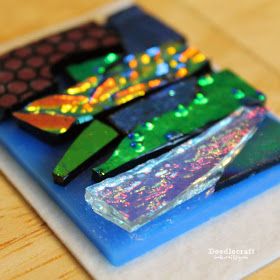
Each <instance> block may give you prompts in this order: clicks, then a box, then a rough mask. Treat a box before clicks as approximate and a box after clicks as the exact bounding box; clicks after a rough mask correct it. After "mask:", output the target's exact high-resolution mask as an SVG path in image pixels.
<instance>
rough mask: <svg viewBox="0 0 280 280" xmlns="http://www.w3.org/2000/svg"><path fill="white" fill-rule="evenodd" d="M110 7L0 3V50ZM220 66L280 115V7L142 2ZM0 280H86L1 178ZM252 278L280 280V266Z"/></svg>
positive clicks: (245, 2) (264, 2) (273, 1)
mask: <svg viewBox="0 0 280 280" xmlns="http://www.w3.org/2000/svg"><path fill="white" fill-rule="evenodd" d="M109 2H110V1H104V0H103V1H102V0H46V1H38V0H26V1H20V0H0V30H1V31H0V46H1V44H3V43H5V42H7V41H9V40H12V39H15V38H17V37H18V36H22V35H25V34H28V33H30V32H34V31H38V30H40V29H41V28H46V27H48V26H53V25H55V24H58V23H63V21H65V20H68V19H71V18H73V17H76V16H80V15H82V14H83V13H86V12H88V11H89V10H91V9H95V8H97V7H100V6H101V5H103V4H106V3H109ZM137 2H138V3H139V4H141V5H142V6H143V7H144V8H145V9H147V10H148V11H150V12H152V13H153V14H155V15H156V16H158V17H160V18H162V19H164V20H165V21H166V22H167V23H169V24H170V25H171V26H173V27H176V28H177V29H178V30H179V31H180V32H181V33H183V34H185V35H186V36H187V37H188V38H189V40H190V42H191V43H192V45H195V46H197V47H199V48H200V49H201V50H202V51H203V52H205V53H206V54H207V55H208V57H210V58H211V59H213V60H214V61H215V62H216V63H217V64H218V65H221V66H222V67H230V68H232V69H233V70H234V71H236V72H237V73H239V74H240V75H241V76H243V77H245V78H246V79H247V80H248V81H250V82H251V83H252V84H254V85H255V86H256V87H257V88H259V89H261V90H262V91H264V92H265V93H266V94H267V95H268V105H269V107H270V108H271V110H272V111H273V112H275V113H278V114H279V115H280V55H279V49H280V37H279V35H280V34H279V27H280V16H279V15H280V1H277V0H235V1H224V0H208V1H207V0H173V1H169V0H154V1H147V0H139V1H137ZM0 275H1V279H2V280H4V279H47V278H48V279H89V278H90V277H89V275H88V274H87V273H86V272H85V271H84V269H83V268H82V267H81V266H80V265H79V263H78V262H77V261H76V260H75V259H74V257H73V256H72V255H71V254H70V253H69V251H68V250H67V249H66V248H65V247H64V246H63V245H62V243H61V242H60V241H59V240H58V239H57V238H56V237H55V235H54V234H53V233H52V231H51V230H50V229H49V228H48V226H47V225H46V224H45V223H44V221H43V220H42V219H40V217H38V215H37V214H36V213H35V211H34V210H33V209H32V208H31V207H30V206H29V205H28V204H27V203H26V202H25V201H24V199H23V198H22V196H21V195H20V194H19V193H18V192H17V191H16V190H15V188H14V187H13V186H12V184H11V183H10V182H9V180H8V179H7V178H5V177H4V175H3V174H1V173H0ZM248 279H280V260H278V261H275V262H274V263H272V264H270V265H268V266H266V267H265V268H263V269H261V270H259V271H257V272H256V273H254V274H253V275H251V276H249V277H248Z"/></svg>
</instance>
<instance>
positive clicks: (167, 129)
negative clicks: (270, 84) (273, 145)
mask: <svg viewBox="0 0 280 280" xmlns="http://www.w3.org/2000/svg"><path fill="white" fill-rule="evenodd" d="M198 85H199V86H200V91H199V92H198V93H197V94H196V97H195V99H194V100H193V101H192V102H191V104H189V105H188V106H185V105H184V104H180V105H179V106H178V108H177V109H176V110H174V111H170V112H167V113H165V114H163V115H161V116H158V117H155V118H154V119H152V120H150V121H149V123H151V124H152V125H153V126H152V129H148V128H147V127H146V126H145V125H139V126H138V127H136V128H135V130H134V131H133V132H132V133H131V134H130V135H128V136H127V137H125V138H124V139H123V140H122V142H121V143H120V144H119V146H118V147H117V149H116V150H115V152H114V153H113V154H112V156H111V157H110V158H109V159H108V160H107V161H106V162H104V163H103V164H101V165H99V166H97V167H96V168H94V172H97V173H98V174H99V175H101V176H102V175H106V174H107V173H109V172H111V171H113V170H114V169H116V168H118V167H120V166H122V165H124V164H126V163H128V162H129V161H131V160H133V159H136V158H139V157H140V156H144V155H145V154H148V153H149V152H151V151H153V150H155V149H157V148H159V147H161V146H164V145H165V144H166V143H168V141H169V140H170V139H171V138H172V136H173V135H181V134H189V133H192V132H194V131H195V130H197V129H199V128H203V127H204V126H206V125H207V124H209V123H211V122H213V121H217V120H219V119H222V118H224V117H226V116H227V115H229V114H230V113H231V112H233V111H234V110H236V109H237V108H238V107H239V106H240V105H241V104H242V103H244V102H245V101H246V99H250V100H252V99H253V100H255V101H258V102H259V103H263V102H264V100H265V98H264V95H262V94H261V93H259V92H257V91H256V90H255V89H254V88H253V87H251V86H250V85H248V84H247V83H246V82H245V81H243V80H242V79H241V78H240V77H238V76H237V75H235V74H234V73H232V72H231V71H229V70H224V71H222V72H219V73H215V74H212V75H207V76H204V77H202V78H200V79H199V80H198Z"/></svg>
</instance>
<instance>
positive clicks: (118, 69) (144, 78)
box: [14, 42, 209, 136]
mask: <svg viewBox="0 0 280 280" xmlns="http://www.w3.org/2000/svg"><path fill="white" fill-rule="evenodd" d="M110 55H112V54H108V55H107V56H106V57H105V58H106V59H107V60H108V59H109V58H110ZM114 58H115V56H114V57H112V59H109V60H110V61H109V62H110V63H111V61H113V60H114ZM99 68H100V67H99ZM101 68H102V67H101ZM206 68H207V69H208V68H209V62H208V61H207V59H206V57H205V56H204V55H203V54H202V53H201V52H199V51H198V50H197V49H195V48H186V46H185V45H184V44H183V43H181V42H179V43H176V42H173V43H168V44H165V45H163V46H161V47H154V48H150V49H147V50H146V51H145V52H142V53H138V54H135V55H133V54H130V55H127V56H125V57H124V58H123V59H122V60H121V61H120V63H117V64H116V65H115V66H112V67H111V68H109V69H108V70H106V71H105V73H101V74H102V75H101V76H100V75H99V74H98V75H93V76H90V77H88V78H87V79H86V80H84V81H82V82H80V83H78V84H77V85H75V86H72V87H71V88H68V89H67V90H66V91H65V92H64V93H62V94H54V95H50V96H47V97H44V98H40V99H37V100H35V101H34V102H31V103H30V104H28V105H27V106H25V107H24V109H23V110H22V111H21V112H20V114H18V113H17V112H16V113H14V117H15V118H16V119H18V120H19V121H20V122H23V123H25V124H27V125H29V126H33V127H35V128H36V129H39V130H41V131H44V132H47V133H50V134H52V133H53V130H49V129H48V127H47V126H46V125H44V124H42V126H38V125H37V124H38V121H37V118H40V115H42V114H48V115H50V117H49V122H50V121H51V119H52V118H53V119H54V122H55V117H53V116H57V115H63V116H71V117H73V118H75V120H76V121H75V122H74V124H75V125H76V126H78V125H80V124H82V123H86V122H88V121H90V120H92V119H93V116H95V115H97V114H99V113H102V112H103V111H106V110H109V109H112V108H114V107H117V106H120V105H122V104H124V103H127V102H129V101H131V100H133V99H135V98H137V97H141V96H144V95H146V94H147V93H149V92H150V91H152V90H155V89H157V88H159V87H162V86H165V85H167V84H168V83H172V82H175V81H177V80H180V79H183V78H186V77H189V76H192V75H195V74H197V73H198V72H201V71H202V70H204V69H206ZM101 77H102V79H101ZM26 115H31V116H32V117H26ZM27 118H28V120H29V121H28V122H26V119H27ZM72 127H73V126H70V127H69V128H67V129H61V130H60V129H58V131H61V134H65V133H67V132H68V130H69V129H71V128H72ZM58 136H59V135H58Z"/></svg>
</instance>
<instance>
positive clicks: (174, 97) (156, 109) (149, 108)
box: [108, 79, 196, 133]
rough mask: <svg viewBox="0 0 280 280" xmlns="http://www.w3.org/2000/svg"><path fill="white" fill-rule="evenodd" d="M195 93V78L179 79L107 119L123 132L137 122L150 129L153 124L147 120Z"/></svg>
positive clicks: (188, 101) (182, 102)
mask: <svg viewBox="0 0 280 280" xmlns="http://www.w3.org/2000/svg"><path fill="white" fill-rule="evenodd" d="M195 93H196V79H189V80H185V81H181V82H178V83H176V84H173V85H171V86H169V87H166V88H164V89H162V90H159V91H158V92H156V93H154V94H152V95H149V96H147V97H146V98H144V99H140V100H139V101H138V102H136V103H132V104H129V105H127V106H126V107H125V108H123V109H121V110H119V111H117V112H115V113H113V114H111V115H110V116H109V118H108V119H109V120H110V122H111V123H112V124H113V125H114V126H115V127H117V128H118V129H119V130H121V131H123V132H124V133H129V132H130V131H132V130H133V129H134V128H135V127H136V126H137V125H139V124H142V125H144V126H146V127H147V129H151V130H152V129H153V124H152V123H150V122H148V121H149V120H151V119H153V118H154V117H157V116H159V115H161V114H163V113H165V112H167V111H171V110H174V109H176V108H177V107H178V105H179V104H185V105H187V104H188V103H190V102H191V101H192V100H193V99H194V97H195Z"/></svg>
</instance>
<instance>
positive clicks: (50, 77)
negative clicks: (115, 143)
mask: <svg viewBox="0 0 280 280" xmlns="http://www.w3.org/2000/svg"><path fill="white" fill-rule="evenodd" d="M115 46H119V38H118V36H117V35H116V34H115V33H112V31H110V30H108V29H106V28H104V27H102V26H100V25H97V24H96V23H93V22H89V23H87V24H83V25H80V26H77V27H74V28H72V29H69V30H66V31H63V32H61V33H56V34H53V35H51V36H49V37H46V38H43V39H41V40H38V41H36V42H33V43H31V44H28V45H25V46H22V47H19V48H17V49H14V50H12V51H10V52H8V53H6V54H3V55H2V56H0V85H1V87H0V119H1V116H6V115H7V114H8V113H10V112H11V111H12V110H14V109H18V108H19V107H20V106H21V105H22V104H23V103H25V102H27V101H28V100H32V99H34V98H36V96H39V95H42V94H45V93H46V92H47V91H54V90H55V89H56V88H57V80H56V79H55V75H54V73H53V71H52V70H53V67H55V66H56V65H57V64H58V63H60V62H61V61H62V60H66V59H67V57H69V56H70V57H72V56H73V55H74V54H76V53H80V52H95V51H97V50H98V49H103V48H104V47H112V48H113V47H115ZM54 122H55V120H54Z"/></svg>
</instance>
